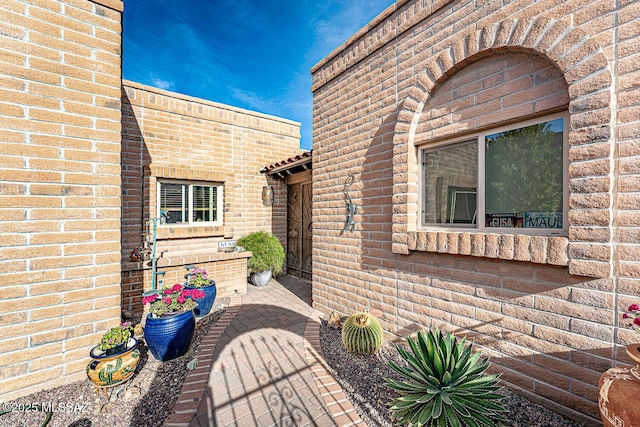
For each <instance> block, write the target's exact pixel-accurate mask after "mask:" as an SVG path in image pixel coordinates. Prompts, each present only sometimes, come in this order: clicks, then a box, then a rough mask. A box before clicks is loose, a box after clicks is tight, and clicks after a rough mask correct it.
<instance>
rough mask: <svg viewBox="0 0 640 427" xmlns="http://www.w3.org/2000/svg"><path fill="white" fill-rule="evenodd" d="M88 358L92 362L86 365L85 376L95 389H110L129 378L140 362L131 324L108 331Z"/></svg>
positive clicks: (121, 325)
mask: <svg viewBox="0 0 640 427" xmlns="http://www.w3.org/2000/svg"><path fill="white" fill-rule="evenodd" d="M89 356H91V359H92V361H91V362H90V363H89V364H88V365H87V370H86V371H87V376H88V377H89V379H90V380H91V382H93V384H95V385H96V386H97V387H111V386H114V385H117V384H120V383H123V382H125V381H127V380H128V379H129V378H131V377H132V376H133V373H134V371H135V369H136V366H137V365H138V362H139V361H140V351H139V350H138V340H137V339H135V338H134V337H133V326H131V323H130V322H124V323H121V324H120V325H119V326H116V327H114V328H111V329H109V330H108V331H107V332H106V333H105V334H104V335H102V338H101V339H100V342H99V343H98V344H97V345H96V346H95V347H93V348H92V349H91V351H90V352H89Z"/></svg>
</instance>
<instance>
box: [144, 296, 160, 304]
mask: <svg viewBox="0 0 640 427" xmlns="http://www.w3.org/2000/svg"><path fill="white" fill-rule="evenodd" d="M156 299H158V295H156V294H153V295H147V296H146V297H144V298H142V304H143V305H147V304H150V303H152V302H154V301H155V300H156Z"/></svg>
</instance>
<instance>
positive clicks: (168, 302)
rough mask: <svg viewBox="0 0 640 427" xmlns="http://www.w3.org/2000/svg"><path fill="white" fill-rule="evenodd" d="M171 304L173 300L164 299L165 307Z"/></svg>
mask: <svg viewBox="0 0 640 427" xmlns="http://www.w3.org/2000/svg"><path fill="white" fill-rule="evenodd" d="M172 302H173V300H172V299H171V298H165V299H164V303H165V304H167V305H171V303H172Z"/></svg>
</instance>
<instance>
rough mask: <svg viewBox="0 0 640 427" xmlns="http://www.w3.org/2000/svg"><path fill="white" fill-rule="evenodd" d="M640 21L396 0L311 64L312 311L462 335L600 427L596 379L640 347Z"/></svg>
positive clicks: (519, 386) (566, 4) (639, 9)
mask: <svg viewBox="0 0 640 427" xmlns="http://www.w3.org/2000/svg"><path fill="white" fill-rule="evenodd" d="M639 17H640V6H639V4H638V2H634V1H613V0H604V1H587V2H584V1H574V0H566V1H561V0H545V1H538V2H530V1H525V0H515V1H510V2H502V1H497V0H489V1H483V2H477V1H467V0H453V1H450V0H425V1H421V0H397V1H396V2H395V4H393V5H391V6H389V7H388V8H387V9H386V10H385V11H383V12H382V13H381V14H380V15H378V17H376V18H375V19H374V20H373V21H372V22H370V23H369V24H368V25H367V26H366V27H364V28H362V29H361V30H360V31H358V32H357V33H356V34H354V35H353V36H352V37H351V38H349V40H347V41H346V42H345V43H344V44H343V45H342V46H340V47H339V48H337V49H336V50H334V51H333V52H332V53H331V54H329V55H328V56H327V57H326V58H324V59H323V60H321V61H320V62H319V63H318V64H316V65H315V66H314V67H313V69H312V75H313V87H312V91H313V94H314V110H313V111H314V138H313V139H314V142H313V150H314V165H313V182H314V189H313V191H314V199H313V202H314V213H313V224H314V249H313V251H314V252H313V261H314V279H313V298H314V304H315V306H316V307H317V308H319V309H321V310H323V311H325V312H330V311H331V310H337V311H339V312H342V313H344V314H347V313H348V312H352V311H355V310H357V309H362V308H363V307H366V306H368V307H371V308H377V309H380V310H381V311H382V312H383V313H384V314H383V316H382V320H383V323H384V327H385V328H386V330H388V331H389V332H390V333H391V334H394V335H398V336H404V335H407V334H408V333H411V332H413V331H416V330H418V329H421V328H436V327H439V328H443V329H446V330H449V331H453V332H455V333H456V334H457V335H466V336H468V337H469V338H470V339H473V340H474V341H475V342H476V344H477V345H478V347H479V348H481V349H482V351H483V352H484V353H485V354H486V355H488V356H491V357H492V361H493V369H494V370H495V371H499V372H502V373H503V376H502V379H503V380H504V382H505V383H506V384H507V385H508V386H509V387H511V388H513V389H515V390H516V391H517V392H519V393H521V394H523V395H526V396H528V397H529V398H532V399H534V400H536V401H539V402H541V403H543V404H545V405H546V406H548V407H551V408H552V409H555V410H556V411H558V412H563V413H565V414H567V415H569V416H571V417H573V418H575V419H577V420H580V421H583V422H586V423H588V424H597V421H596V419H597V418H598V417H599V416H598V407H597V383H598V378H599V376H600V374H601V373H602V372H603V371H605V370H606V369H608V368H609V367H611V366H613V365H614V364H616V363H618V362H624V363H628V360H627V359H626V356H625V352H624V345H625V344H627V343H630V342H633V341H634V340H637V338H636V337H634V335H633V331H631V330H630V329H629V328H627V327H625V326H624V325H623V324H622V322H621V312H622V311H624V309H625V308H626V307H627V306H628V304H630V303H633V302H637V299H638V297H639V295H638V294H639V293H640V292H639V291H640V281H639V278H640V263H638V258H639V254H640V246H639V244H638V242H639V237H640V210H639V208H638V200H639V198H638V195H639V194H640V168H639V167H638V165H639V164H640V141H639V140H638V134H639V133H640V132H639V131H640V86H639V85H638V81H639V79H640V66H638V64H639V63H640V54H639V51H640V18H639ZM351 179H352V180H353V182H352V184H351V185H350V187H349V192H350V197H351V199H352V200H353V204H354V205H357V207H358V208H357V212H356V215H355V224H356V227H355V230H354V231H353V232H350V231H348V230H347V231H343V230H344V225H345V221H346V213H347V209H346V208H345V195H344V193H343V189H344V188H345V185H346V183H347V180H351Z"/></svg>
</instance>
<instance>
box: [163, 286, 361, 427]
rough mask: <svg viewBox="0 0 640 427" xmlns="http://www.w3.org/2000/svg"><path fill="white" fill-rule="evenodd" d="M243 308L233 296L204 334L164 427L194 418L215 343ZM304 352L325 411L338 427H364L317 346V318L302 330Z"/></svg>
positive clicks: (188, 422)
mask: <svg viewBox="0 0 640 427" xmlns="http://www.w3.org/2000/svg"><path fill="white" fill-rule="evenodd" d="M241 306H242V297H241V296H234V297H232V298H231V301H230V302H229V307H228V308H227V310H226V311H225V312H224V314H223V315H222V316H220V319H218V321H217V322H216V324H215V325H214V326H213V327H212V328H211V329H210V330H209V332H208V333H207V335H206V336H205V337H204V338H203V339H202V341H200V345H199V346H198V348H197V349H196V351H195V353H194V357H195V358H197V359H198V365H197V366H196V368H195V369H193V370H191V371H188V372H187V377H186V378H185V381H184V384H183V385H182V389H181V390H180V396H179V397H178V400H177V401H176V403H175V405H174V407H173V409H172V411H171V414H169V416H168V417H167V419H166V420H165V422H164V426H166V427H189V426H190V425H191V422H192V421H193V418H194V417H195V416H196V413H197V411H198V407H199V406H200V403H201V402H202V401H203V399H204V394H205V389H206V387H207V384H208V382H209V375H210V374H211V371H212V369H213V353H214V350H215V348H216V345H217V342H218V340H219V339H220V337H221V336H222V334H223V333H224V331H225V330H226V329H227V326H229V325H230V324H231V322H232V321H233V319H234V318H235V317H236V314H237V313H238V311H239V310H240V308H241ZM304 352H305V358H306V364H307V366H308V367H309V369H310V370H311V372H312V374H313V379H314V381H315V384H316V386H317V387H318V390H319V392H320V395H321V396H322V401H323V402H324V404H325V407H326V408H327V411H328V412H329V414H330V415H331V417H332V418H333V420H334V421H335V423H336V425H339V426H341V427H350V426H358V427H366V424H365V423H364V422H363V421H362V419H361V418H360V416H359V415H358V413H357V412H356V410H355V409H354V407H353V405H352V404H351V402H350V401H349V399H348V398H347V395H346V394H345V393H344V390H343V389H342V386H341V385H340V384H339V383H338V382H337V381H336V379H335V377H334V376H333V375H332V374H331V372H330V370H329V366H328V365H327V362H326V361H325V359H324V355H323V354H322V349H321V347H320V322H319V319H317V318H315V319H308V320H307V323H306V325H305V330H304Z"/></svg>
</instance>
